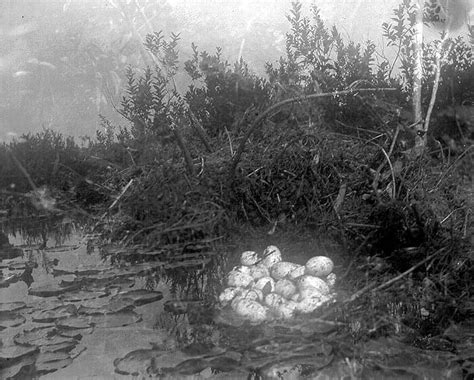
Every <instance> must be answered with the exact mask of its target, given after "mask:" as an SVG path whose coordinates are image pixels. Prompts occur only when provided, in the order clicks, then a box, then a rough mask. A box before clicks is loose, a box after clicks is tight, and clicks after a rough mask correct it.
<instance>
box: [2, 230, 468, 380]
mask: <svg viewBox="0 0 474 380" xmlns="http://www.w3.org/2000/svg"><path fill="white" fill-rule="evenodd" d="M56 226H58V225H56ZM30 227H31V226H30ZM38 228H39V229H37V231H38V230H39V231H43V233H36V234H31V235H28V231H29V228H26V229H22V230H21V233H19V232H18V231H17V232H16V235H15V236H14V235H13V234H12V232H14V231H12V230H9V232H10V235H9V243H11V245H12V246H9V247H7V248H6V246H5V245H4V246H3V248H1V249H0V255H1V256H2V258H3V260H2V261H1V262H0V270H1V274H2V276H1V277H0V339H1V344H0V378H2V379H3V378H5V379H6V378H12V379H30V378H41V379H61V380H62V379H120V378H124V379H125V378H126V379H129V378H136V379H141V378H155V379H183V378H185V379H186V378H187V379H228V378H232V379H247V378H254V379H298V378H314V377H316V376H318V378H322V379H332V378H343V377H346V378H351V377H352V378H355V377H357V376H359V375H360V376H362V377H365V378H368V379H372V378H373V379H376V378H381V377H383V376H385V375H387V376H389V375H390V376H392V375H393V374H400V373H403V374H406V375H410V376H411V375H413V376H424V375H426V374H428V378H453V379H457V378H460V367H459V365H458V364H457V362H456V360H457V358H456V356H454V355H452V354H450V353H441V352H438V351H437V352H434V351H433V352H429V351H426V350H425V351H422V350H418V349H415V348H413V347H411V346H409V345H406V344H404V343H401V342H400V341H398V340H396V339H394V338H389V337H381V338H377V339H375V340H368V341H366V340H364V339H362V340H360V341H359V342H357V343H355V342H352V343H351V342H350V341H348V339H347V338H348V336H347V334H345V333H344V331H345V330H344V329H346V328H347V326H346V325H349V326H352V325H353V324H350V323H340V322H337V318H336V320H335V321H334V322H331V321H322V320H321V319H320V318H319V315H320V314H317V313H316V314H315V313H313V314H311V315H300V316H296V317H295V318H294V319H292V320H290V321H282V320H269V321H266V322H265V323H262V324H250V323H249V322H248V321H244V320H242V319H239V318H235V315H234V314H233V313H232V311H231V310H229V309H222V308H220V307H219V306H218V305H217V304H216V296H217V294H218V292H219V291H220V290H221V289H222V287H223V283H222V282H223V279H224V277H225V274H226V273H227V271H228V270H229V269H230V268H231V267H232V266H233V265H234V264H236V262H237V261H238V257H239V255H238V254H237V253H240V252H242V251H244V250H248V249H252V248H253V249H255V250H263V248H264V247H265V246H266V245H269V244H276V245H278V246H279V247H280V248H281V250H282V252H283V255H284V257H285V256H286V258H287V260H291V261H293V262H297V263H303V262H305V260H307V258H309V257H311V256H313V255H314V254H315V253H319V254H326V255H328V256H330V257H332V258H334V259H335V261H336V263H337V261H338V258H337V251H338V249H339V248H338V247H337V245H334V244H333V243H321V241H318V240H317V239H316V238H314V237H311V236H300V237H297V238H296V239H295V238H293V239H288V237H285V236H278V237H269V236H265V235H261V236H263V237H261V238H259V237H258V235H256V236H255V235H251V234H249V235H246V236H245V238H242V239H240V240H239V241H238V243H236V244H235V245H234V246H232V245H229V243H226V244H225V245H224V244H223V245H221V246H219V248H218V249H215V250H210V251H206V252H204V251H202V252H183V253H182V254H181V255H180V256H179V257H178V258H177V257H174V260H163V257H162V256H159V255H158V254H157V252H155V253H153V252H152V253H149V257H148V258H150V257H153V258H154V260H152V261H150V262H146V263H140V262H138V261H139V260H135V261H136V262H137V263H136V264H133V265H131V264H129V263H127V262H126V261H124V260H120V259H119V258H120V257H122V258H123V257H124V256H129V255H132V256H129V258H130V257H134V258H139V257H140V256H139V255H138V256H137V255H136V253H133V251H131V250H130V249H128V248H124V247H110V246H109V247H107V250H108V252H109V253H110V252H113V253H114V256H115V262H114V264H113V265H112V263H111V262H110V260H104V259H103V257H104V256H103V251H102V252H101V251H100V250H99V249H97V248H94V244H92V243H91V239H90V238H91V237H90V236H87V235H86V234H85V232H84V231H83V230H82V229H81V227H80V225H79V224H77V225H75V224H71V223H70V222H68V223H66V224H65V223H62V224H60V225H59V227H58V228H57V229H56V230H54V228H53V229H51V228H49V229H48V228H46V229H45V228H44V226H43V227H38ZM45 231H46V233H44V232H45ZM53 232H54V233H53ZM215 247H216V248H217V247H218V246H215ZM158 257H160V260H157V259H158ZM335 271H336V273H340V272H342V268H341V267H338V266H337V265H336V270H335ZM349 322H350V321H349ZM346 330H347V329H346ZM349 339H350V338H349ZM354 352H357V353H358V354H357V355H362V354H361V353H364V355H365V356H364V357H365V358H366V359H365V362H366V363H368V365H367V366H364V364H363V362H361V361H360V360H358V359H357V356H354V354H353V353H354ZM370 363H373V365H372V364H370ZM377 363H381V364H377ZM400 363H405V364H403V365H401V364H400ZM382 364H383V365H382ZM430 376H431V377H430Z"/></svg>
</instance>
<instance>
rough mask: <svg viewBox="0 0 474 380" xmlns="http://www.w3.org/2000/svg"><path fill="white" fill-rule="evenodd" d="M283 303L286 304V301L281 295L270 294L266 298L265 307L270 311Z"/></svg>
mask: <svg viewBox="0 0 474 380" xmlns="http://www.w3.org/2000/svg"><path fill="white" fill-rule="evenodd" d="M283 302H285V299H284V298H283V297H282V296H281V295H279V294H276V293H269V294H267V295H266V296H265V305H267V306H268V307H269V308H270V309H276V308H277V307H278V306H279V305H280V304H281V303H283Z"/></svg>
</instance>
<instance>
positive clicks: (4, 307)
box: [0, 302, 26, 312]
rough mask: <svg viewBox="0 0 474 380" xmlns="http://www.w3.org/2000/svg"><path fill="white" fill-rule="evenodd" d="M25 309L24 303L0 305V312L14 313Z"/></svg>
mask: <svg viewBox="0 0 474 380" xmlns="http://www.w3.org/2000/svg"><path fill="white" fill-rule="evenodd" d="M24 307H26V304H25V303H24V302H5V303H0V312H2V311H15V310H20V309H23V308H24Z"/></svg>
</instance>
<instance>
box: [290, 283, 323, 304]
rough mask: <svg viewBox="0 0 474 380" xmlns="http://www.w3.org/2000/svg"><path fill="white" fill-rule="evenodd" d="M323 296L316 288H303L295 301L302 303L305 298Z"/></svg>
mask: <svg viewBox="0 0 474 380" xmlns="http://www.w3.org/2000/svg"><path fill="white" fill-rule="evenodd" d="M324 297H325V296H324V294H323V293H321V291H320V289H318V288H313V287H311V286H307V287H305V288H302V289H300V291H299V292H298V298H297V301H302V300H304V299H305V298H320V299H322V298H324Z"/></svg>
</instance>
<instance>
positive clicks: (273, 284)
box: [219, 245, 336, 323]
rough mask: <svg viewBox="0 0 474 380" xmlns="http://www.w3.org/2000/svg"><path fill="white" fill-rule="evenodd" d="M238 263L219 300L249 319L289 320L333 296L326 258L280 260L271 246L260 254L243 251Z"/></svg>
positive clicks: (280, 256)
mask: <svg viewBox="0 0 474 380" xmlns="http://www.w3.org/2000/svg"><path fill="white" fill-rule="evenodd" d="M240 262H241V264H242V265H241V266H238V267H235V268H234V269H232V270H231V271H230V272H229V274H228V276H227V285H228V287H227V288H225V289H224V290H223V291H222V292H221V294H220V295H219V302H220V304H221V305H222V306H223V307H225V308H227V307H230V308H231V309H232V311H233V312H234V313H235V314H236V315H238V316H240V317H241V318H244V319H247V320H249V321H251V322H256V323H258V322H263V321H266V320H271V319H291V318H293V317H294V316H295V315H297V314H306V313H311V312H313V311H315V310H316V309H318V308H320V307H321V306H322V305H324V304H326V303H328V302H330V301H331V300H333V299H334V296H335V293H334V290H333V289H334V285H335V282H336V275H335V274H334V273H332V270H333V268H334V263H333V262H332V260H331V259H330V258H329V257H326V256H315V257H312V258H311V259H309V260H308V261H307V263H306V264H305V265H299V264H295V263H292V262H289V261H283V260H282V255H281V252H280V250H279V249H278V247H276V246H273V245H271V246H268V247H267V248H266V249H265V251H264V252H263V255H262V256H259V255H258V254H257V253H256V252H254V251H245V252H243V253H242V256H241V259H240Z"/></svg>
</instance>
